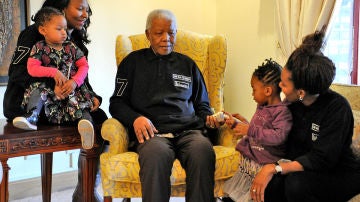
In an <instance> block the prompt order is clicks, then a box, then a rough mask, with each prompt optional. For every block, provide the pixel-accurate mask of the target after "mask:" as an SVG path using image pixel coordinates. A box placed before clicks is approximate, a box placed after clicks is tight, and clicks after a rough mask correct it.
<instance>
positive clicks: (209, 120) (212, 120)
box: [206, 115, 225, 128]
mask: <svg viewBox="0 0 360 202" xmlns="http://www.w3.org/2000/svg"><path fill="white" fill-rule="evenodd" d="M224 123H225V122H223V123H219V122H218V121H217V120H216V117H215V116H212V115H210V116H207V117H206V127H208V128H219V127H220V126H221V125H222V124H224Z"/></svg>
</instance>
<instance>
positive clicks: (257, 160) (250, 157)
mask: <svg viewBox="0 0 360 202" xmlns="http://www.w3.org/2000/svg"><path fill="white" fill-rule="evenodd" d="M281 69H282V68H281V66H280V65H279V64H277V63H276V62H275V61H272V60H271V59H267V60H265V63H263V64H262V65H261V66H259V67H258V68H257V69H256V70H255V71H254V73H253V75H252V78H251V87H252V89H253V93H252V95H253V98H254V100H255V102H256V103H257V104H258V105H257V109H256V112H255V114H254V115H253V117H252V119H251V121H250V123H248V122H247V121H246V120H244V118H243V117H241V116H239V115H231V114H229V113H226V114H227V115H228V116H229V118H228V119H227V120H226V124H227V125H228V126H230V127H231V128H232V129H233V130H234V133H235V135H238V136H241V135H242V134H246V135H245V136H244V137H243V138H241V140H240V141H239V142H238V144H237V145H236V150H238V151H239V152H240V154H241V155H240V156H241V158H240V159H241V160H240V166H239V169H238V171H237V172H236V174H235V175H234V176H233V177H232V178H231V179H229V180H228V181H226V182H225V185H224V192H225V193H226V194H227V195H228V196H229V197H230V198H227V199H226V201H231V200H233V201H236V202H244V201H251V197H250V186H251V184H252V181H253V179H254V177H255V175H256V173H257V172H258V171H259V170H260V169H261V167H262V166H263V165H264V164H267V163H274V162H277V161H279V160H280V159H281V158H282V157H283V156H284V155H285V141H286V137H287V134H288V133H289V131H290V129H291V125H292V116H291V113H290V111H289V109H288V108H287V103H285V102H282V101H281V97H280V92H281V89H280V87H279V82H280V75H281ZM233 116H235V117H236V118H238V119H240V120H242V121H241V122H239V123H238V121H236V119H235V118H233Z"/></svg>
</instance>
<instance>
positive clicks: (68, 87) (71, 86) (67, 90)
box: [61, 79, 77, 97]
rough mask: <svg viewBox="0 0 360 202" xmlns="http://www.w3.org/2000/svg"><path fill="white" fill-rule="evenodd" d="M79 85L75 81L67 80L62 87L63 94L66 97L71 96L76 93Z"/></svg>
mask: <svg viewBox="0 0 360 202" xmlns="http://www.w3.org/2000/svg"><path fill="white" fill-rule="evenodd" d="M76 86H77V84H76V82H75V81H74V80H73V79H70V80H67V81H66V82H65V83H64V85H63V86H61V92H62V94H63V95H64V96H66V97H67V96H69V95H70V94H71V93H72V92H74V90H75V88H76Z"/></svg>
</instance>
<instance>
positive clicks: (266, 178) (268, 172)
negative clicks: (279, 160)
mask: <svg viewBox="0 0 360 202" xmlns="http://www.w3.org/2000/svg"><path fill="white" fill-rule="evenodd" d="M275 173H276V171H275V164H266V165H264V166H263V167H262V168H261V170H260V172H259V173H258V174H257V175H256V176H255V179H254V181H253V183H252V185H251V188H250V195H251V198H252V200H253V201H255V202H263V201H264V194H265V188H266V187H267V185H268V184H269V182H270V180H271V179H272V177H273V176H274V174H275Z"/></svg>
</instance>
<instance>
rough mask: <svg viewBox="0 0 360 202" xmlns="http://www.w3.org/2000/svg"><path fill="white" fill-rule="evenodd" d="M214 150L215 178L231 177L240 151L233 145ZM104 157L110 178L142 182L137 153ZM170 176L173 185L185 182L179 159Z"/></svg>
mask: <svg viewBox="0 0 360 202" xmlns="http://www.w3.org/2000/svg"><path fill="white" fill-rule="evenodd" d="M214 150H215V153H216V164H215V167H216V169H215V170H216V172H215V180H218V179H228V178H230V177H231V176H233V175H234V173H235V171H236V170H237V168H238V162H239V153H238V152H237V151H235V149H234V148H232V147H223V146H214ZM104 158H106V161H107V163H106V164H105V168H104V170H105V172H106V173H107V175H106V176H107V178H108V179H110V180H115V181H119V182H135V183H140V178H139V171H140V166H139V162H138V154H137V153H135V152H125V153H121V154H117V155H114V156H111V155H108V156H107V157H104ZM170 178H171V184H172V185H179V184H185V178H186V173H185V170H184V169H183V168H182V167H181V165H180V162H179V160H177V159H176V160H175V161H174V165H173V170H172V175H171V177H170Z"/></svg>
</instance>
